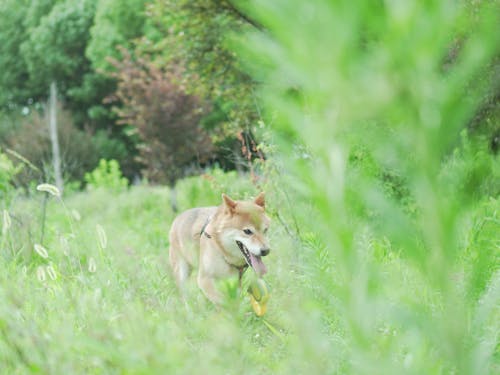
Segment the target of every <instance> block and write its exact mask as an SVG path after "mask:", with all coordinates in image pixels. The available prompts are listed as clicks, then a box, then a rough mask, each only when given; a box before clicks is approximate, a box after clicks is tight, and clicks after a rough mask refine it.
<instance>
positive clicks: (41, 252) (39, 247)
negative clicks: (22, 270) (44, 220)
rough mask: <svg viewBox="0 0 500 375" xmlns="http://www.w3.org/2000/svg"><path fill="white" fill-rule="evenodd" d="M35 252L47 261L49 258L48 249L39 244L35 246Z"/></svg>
mask: <svg viewBox="0 0 500 375" xmlns="http://www.w3.org/2000/svg"><path fill="white" fill-rule="evenodd" d="M35 251H36V252H37V253H38V255H40V256H41V257H42V258H44V259H47V258H48V257H49V253H48V252H47V249H46V248H45V247H43V246H42V245H40V244H37V243H36V244H35Z"/></svg>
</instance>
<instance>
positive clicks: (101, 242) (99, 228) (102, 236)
mask: <svg viewBox="0 0 500 375" xmlns="http://www.w3.org/2000/svg"><path fill="white" fill-rule="evenodd" d="M95 229H96V231H97V237H98V238H99V245H100V246H101V249H105V248H106V246H107V245H108V238H107V237H106V232H105V231H104V228H103V227H102V226H100V225H99V224H97V225H96V226H95Z"/></svg>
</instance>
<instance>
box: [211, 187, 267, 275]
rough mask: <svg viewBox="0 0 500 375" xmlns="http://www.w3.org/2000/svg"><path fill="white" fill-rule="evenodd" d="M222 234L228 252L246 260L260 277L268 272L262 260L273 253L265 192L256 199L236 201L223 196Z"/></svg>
mask: <svg viewBox="0 0 500 375" xmlns="http://www.w3.org/2000/svg"><path fill="white" fill-rule="evenodd" d="M222 210H223V212H222V220H221V222H220V226H219V228H218V229H219V233H220V238H221V240H222V243H223V244H224V247H225V249H226V250H228V251H230V252H231V254H232V255H234V256H238V257H242V258H244V259H245V261H246V263H247V264H248V265H249V266H251V267H252V268H253V269H254V270H255V272H257V274H259V275H263V274H264V273H266V272H267V269H266V266H265V265H264V263H263V262H262V257H263V256H266V255H268V254H269V252H270V248H269V244H268V242H267V238H266V233H267V229H268V228H269V223H270V219H269V217H268V216H267V215H266V213H265V197H264V193H260V194H259V195H258V196H257V197H256V198H255V199H254V200H250V201H235V200H233V199H231V198H229V197H228V196H227V195H225V194H222Z"/></svg>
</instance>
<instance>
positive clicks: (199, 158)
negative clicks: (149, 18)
mask: <svg viewBox="0 0 500 375" xmlns="http://www.w3.org/2000/svg"><path fill="white" fill-rule="evenodd" d="M123 55H124V56H123V59H122V61H117V60H114V61H112V64H113V66H114V67H115V68H116V70H117V73H115V74H113V76H114V77H115V78H116V79H117V81H118V88H117V91H116V99H117V100H119V102H120V103H121V104H122V105H121V106H120V107H117V108H115V110H116V113H117V115H118V118H119V123H122V124H131V125H132V126H133V127H134V128H135V130H136V132H137V134H138V136H139V138H140V143H139V145H138V149H139V153H140V159H139V161H140V162H141V164H142V165H144V167H145V168H144V170H143V176H145V177H146V178H147V179H148V180H149V181H151V182H155V183H164V184H165V183H166V184H169V185H173V184H174V183H175V181H176V180H177V179H178V178H179V177H181V176H182V175H183V174H184V173H185V172H186V170H187V168H188V167H189V166H191V165H193V166H194V167H195V168H196V166H198V165H200V164H203V163H206V162H207V160H208V158H209V157H210V155H211V151H212V143H211V140H210V138H209V137H208V134H207V133H206V132H205V131H204V130H203V129H202V128H201V127H200V119H201V117H202V116H203V114H204V113H205V112H206V104H205V103H203V102H201V101H200V100H199V99H198V98H197V97H196V96H194V95H190V94H187V93H186V91H185V88H184V87H183V86H182V84H181V82H180V81H181V78H180V75H181V71H180V69H179V68H178V67H172V69H171V70H168V71H165V70H164V69H160V68H157V67H156V66H155V65H154V64H153V63H152V62H151V61H149V60H148V59H147V58H145V57H137V58H136V59H132V57H131V55H130V54H128V53H127V52H126V51H125V50H123ZM110 100H111V99H110Z"/></svg>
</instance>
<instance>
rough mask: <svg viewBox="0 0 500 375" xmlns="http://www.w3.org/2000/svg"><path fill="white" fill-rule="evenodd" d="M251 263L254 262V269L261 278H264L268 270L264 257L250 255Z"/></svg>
mask: <svg viewBox="0 0 500 375" xmlns="http://www.w3.org/2000/svg"><path fill="white" fill-rule="evenodd" d="M250 261H251V262H252V268H253V269H254V270H255V272H257V274H258V275H259V276H262V275H264V274H265V273H266V272H267V268H266V265H265V264H264V262H263V261H262V257H260V256H258V255H254V254H252V253H250Z"/></svg>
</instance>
